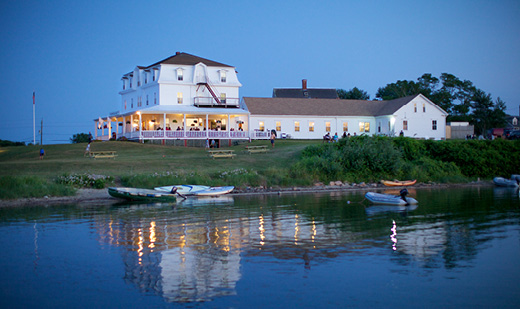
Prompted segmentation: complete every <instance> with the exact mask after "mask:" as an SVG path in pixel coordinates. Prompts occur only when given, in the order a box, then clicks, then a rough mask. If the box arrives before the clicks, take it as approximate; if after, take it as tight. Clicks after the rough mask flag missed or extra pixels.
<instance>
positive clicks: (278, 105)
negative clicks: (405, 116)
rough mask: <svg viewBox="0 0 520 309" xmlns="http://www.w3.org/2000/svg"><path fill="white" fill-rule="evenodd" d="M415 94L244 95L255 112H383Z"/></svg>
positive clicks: (397, 108) (389, 110)
mask: <svg viewBox="0 0 520 309" xmlns="http://www.w3.org/2000/svg"><path fill="white" fill-rule="evenodd" d="M416 97H417V96H408V97H404V98H399V99H395V100H390V101H365V100H337V99H313V100H309V99H295V98H252V97H244V103H245V104H246V106H247V109H248V110H249V112H250V113H251V114H252V115H280V116H282V115H302V116H382V115H391V114H393V113H395V112H396V111H397V110H399V109H400V108H401V107H402V106H404V105H406V104H408V103H409V102H410V101H412V100H413V99H415V98H416Z"/></svg>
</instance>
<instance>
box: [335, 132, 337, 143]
mask: <svg viewBox="0 0 520 309" xmlns="http://www.w3.org/2000/svg"><path fill="white" fill-rule="evenodd" d="M337 141H338V132H336V134H334V143H335V142H337Z"/></svg>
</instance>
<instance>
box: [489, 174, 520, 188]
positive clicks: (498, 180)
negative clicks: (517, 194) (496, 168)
mask: <svg viewBox="0 0 520 309" xmlns="http://www.w3.org/2000/svg"><path fill="white" fill-rule="evenodd" d="M514 176H516V175H514ZM519 182H520V179H516V177H515V179H506V178H503V177H495V178H493V183H494V184H495V185H496V186H499V187H513V188H516V187H518V184H519Z"/></svg>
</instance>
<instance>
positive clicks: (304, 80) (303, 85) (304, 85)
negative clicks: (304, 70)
mask: <svg viewBox="0 0 520 309" xmlns="http://www.w3.org/2000/svg"><path fill="white" fill-rule="evenodd" d="M302 90H307V80H306V79H302Z"/></svg>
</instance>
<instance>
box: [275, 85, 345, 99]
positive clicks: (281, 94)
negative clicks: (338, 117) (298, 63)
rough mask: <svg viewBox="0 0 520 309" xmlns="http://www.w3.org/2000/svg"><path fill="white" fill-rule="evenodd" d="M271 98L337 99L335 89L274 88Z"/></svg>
mask: <svg viewBox="0 0 520 309" xmlns="http://www.w3.org/2000/svg"><path fill="white" fill-rule="evenodd" d="M273 98H306V99H318V98H319V99H337V98H338V92H337V91H336V89H319V88H309V89H302V88H275V89H273Z"/></svg>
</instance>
